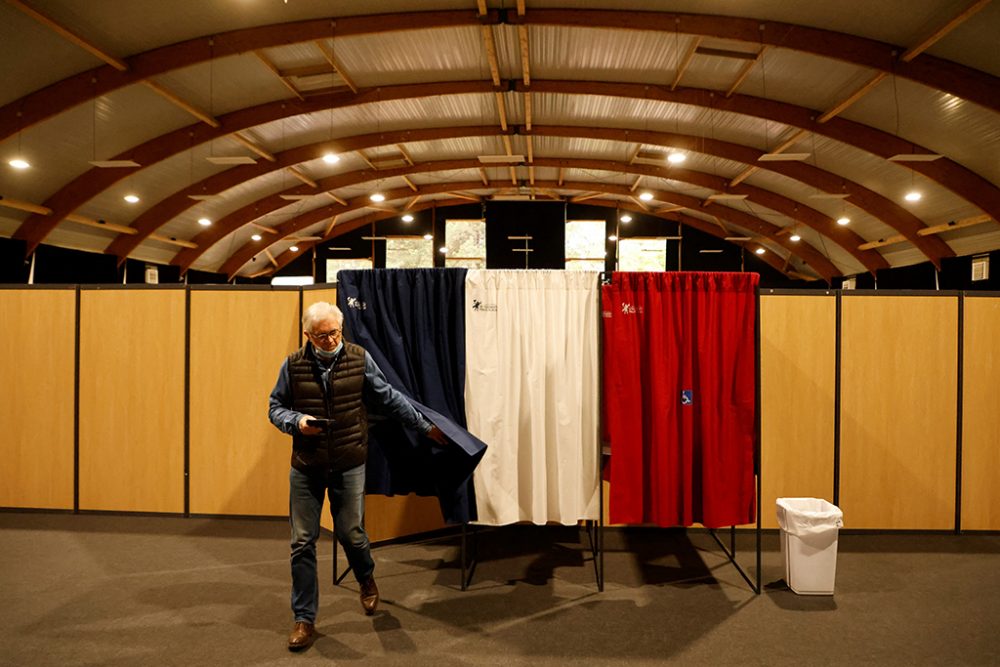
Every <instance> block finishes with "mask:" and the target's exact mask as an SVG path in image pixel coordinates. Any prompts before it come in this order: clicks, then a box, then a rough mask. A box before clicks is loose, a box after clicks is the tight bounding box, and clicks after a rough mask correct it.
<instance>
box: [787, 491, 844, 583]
mask: <svg viewBox="0 0 1000 667" xmlns="http://www.w3.org/2000/svg"><path fill="white" fill-rule="evenodd" d="M777 505H778V508H777V509H778V525H779V526H781V554H782V556H784V559H785V581H786V582H787V583H788V587H789V588H791V589H792V590H793V591H795V592H796V593H798V594H799V595H833V583H834V581H835V580H836V578H837V541H838V538H839V536H840V527H841V526H842V525H844V513H843V512H842V511H841V510H840V508H839V507H837V506H836V505H834V504H832V503H828V502H827V501H825V500H822V499H820V498H778V501H777Z"/></svg>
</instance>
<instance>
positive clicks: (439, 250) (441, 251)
mask: <svg viewBox="0 0 1000 667" xmlns="http://www.w3.org/2000/svg"><path fill="white" fill-rule="evenodd" d="M438 252H440V253H441V254H443V255H447V254H448V247H447V246H441V247H440V248H438Z"/></svg>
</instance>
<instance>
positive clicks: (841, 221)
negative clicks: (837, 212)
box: [837, 216, 851, 227]
mask: <svg viewBox="0 0 1000 667" xmlns="http://www.w3.org/2000/svg"><path fill="white" fill-rule="evenodd" d="M837 224H838V225H840V226H841V227H843V226H844V225H849V224H851V219H850V218H848V217H847V216H844V217H842V218H837Z"/></svg>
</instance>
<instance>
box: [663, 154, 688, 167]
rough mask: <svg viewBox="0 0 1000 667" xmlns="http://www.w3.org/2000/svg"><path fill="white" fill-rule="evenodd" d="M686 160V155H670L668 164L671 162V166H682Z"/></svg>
mask: <svg viewBox="0 0 1000 667" xmlns="http://www.w3.org/2000/svg"><path fill="white" fill-rule="evenodd" d="M686 159H687V155H684V153H671V154H670V155H668V156H667V162H669V163H670V164H680V163H681V162H684V160H686Z"/></svg>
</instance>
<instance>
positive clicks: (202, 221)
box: [198, 218, 212, 227]
mask: <svg viewBox="0 0 1000 667" xmlns="http://www.w3.org/2000/svg"><path fill="white" fill-rule="evenodd" d="M198 224H199V225H201V226H202V227H208V226H209V225H211V224H212V221H211V220H209V219H208V218H198Z"/></svg>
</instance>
